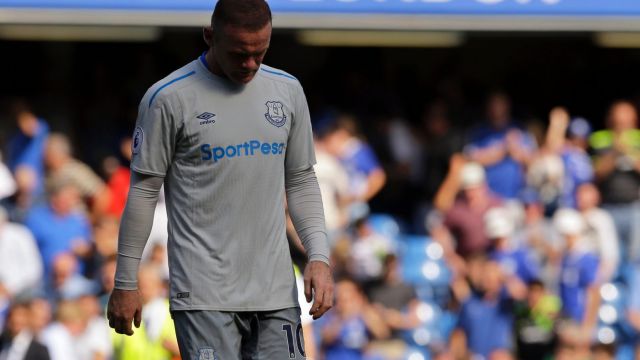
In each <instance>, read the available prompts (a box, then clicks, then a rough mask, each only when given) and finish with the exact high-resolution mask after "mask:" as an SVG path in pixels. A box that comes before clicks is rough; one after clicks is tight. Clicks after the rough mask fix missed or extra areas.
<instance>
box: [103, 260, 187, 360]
mask: <svg viewBox="0 0 640 360" xmlns="http://www.w3.org/2000/svg"><path fill="white" fill-rule="evenodd" d="M138 289H139V291H140V297H141V299H142V304H143V307H142V315H141V318H142V322H141V323H140V327H139V328H138V329H137V330H136V332H135V333H134V334H133V335H131V336H127V335H122V334H116V333H113V332H112V335H113V336H112V337H113V344H114V348H115V352H114V353H115V354H116V356H115V358H114V360H138V359H148V360H171V359H172V358H174V357H176V356H179V354H180V350H179V349H178V340H177V338H176V332H175V328H174V326H173V320H172V319H171V314H170V312H169V300H168V299H167V296H166V295H167V294H166V289H165V287H164V285H163V282H162V277H161V270H160V269H158V267H156V266H152V265H143V266H141V268H140V271H139V272H138Z"/></svg>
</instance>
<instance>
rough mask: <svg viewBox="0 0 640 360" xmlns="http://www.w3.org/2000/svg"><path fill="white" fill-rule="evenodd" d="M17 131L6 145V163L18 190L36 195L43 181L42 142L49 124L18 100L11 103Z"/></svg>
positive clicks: (39, 192) (44, 139) (45, 138)
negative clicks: (14, 177) (14, 178)
mask: <svg viewBox="0 0 640 360" xmlns="http://www.w3.org/2000/svg"><path fill="white" fill-rule="evenodd" d="M12 107H13V108H12V115H13V118H14V119H15V121H16V124H17V125H18V132H17V133H16V134H15V135H13V136H12V137H11V138H10V139H9V142H8V144H7V166H8V167H9V169H10V170H11V172H12V173H13V174H14V175H15V176H16V180H17V182H18V184H17V185H18V189H19V192H20V193H26V194H30V195H32V196H33V195H39V194H41V193H42V191H43V184H44V162H43V156H44V145H45V142H46V140H47V136H48V134H49V125H48V124H47V123H46V121H45V120H43V119H40V118H38V117H37V116H36V115H35V114H34V113H33V111H31V109H30V108H29V106H28V105H27V104H26V103H25V102H22V101H17V102H15V103H14V104H13V105H12Z"/></svg>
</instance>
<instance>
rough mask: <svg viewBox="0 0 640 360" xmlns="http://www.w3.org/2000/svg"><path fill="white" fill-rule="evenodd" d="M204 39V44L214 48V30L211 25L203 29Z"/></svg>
mask: <svg viewBox="0 0 640 360" xmlns="http://www.w3.org/2000/svg"><path fill="white" fill-rule="evenodd" d="M202 38H204V42H205V43H206V44H207V45H208V46H209V47H211V46H213V28H212V27H211V25H209V26H205V27H203V28H202Z"/></svg>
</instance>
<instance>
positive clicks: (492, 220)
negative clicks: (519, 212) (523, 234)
mask: <svg viewBox="0 0 640 360" xmlns="http://www.w3.org/2000/svg"><path fill="white" fill-rule="evenodd" d="M514 230H515V224H514V223H513V218H512V217H511V215H510V214H509V212H508V211H507V209H505V208H502V207H497V208H493V209H490V210H489V211H487V213H486V214H485V215H484V233H485V235H486V236H487V237H488V238H489V239H498V238H504V237H509V236H511V235H513V231H514Z"/></svg>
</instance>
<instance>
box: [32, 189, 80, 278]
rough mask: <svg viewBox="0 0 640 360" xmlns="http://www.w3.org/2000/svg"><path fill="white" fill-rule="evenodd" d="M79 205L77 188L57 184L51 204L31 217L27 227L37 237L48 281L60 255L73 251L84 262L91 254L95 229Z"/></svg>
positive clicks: (51, 193)
mask: <svg viewBox="0 0 640 360" xmlns="http://www.w3.org/2000/svg"><path fill="white" fill-rule="evenodd" d="M79 203H80V200H79V195H78V191H77V189H76V188H75V187H74V186H72V185H70V184H55V185H53V186H52V187H51V192H50V195H49V202H48V203H47V204H46V205H41V206H36V207H34V208H33V209H32V210H31V211H30V212H29V213H28V214H27V217H26V219H25V225H26V226H27V227H28V228H29V230H31V232H32V233H33V235H34V237H35V238H36V243H37V245H38V249H39V250H40V255H41V256H42V262H43V264H44V276H45V279H48V278H49V277H50V275H51V268H52V265H53V261H54V259H55V258H56V256H57V255H59V254H62V253H67V252H70V253H73V254H75V255H76V256H77V257H78V258H80V259H83V258H87V257H88V256H89V255H90V253H91V249H92V247H91V244H90V239H91V226H90V224H89V220H88V219H87V217H86V216H85V215H84V214H83V213H81V212H79V211H77V208H78V205H79ZM81 268H82V266H81Z"/></svg>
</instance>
